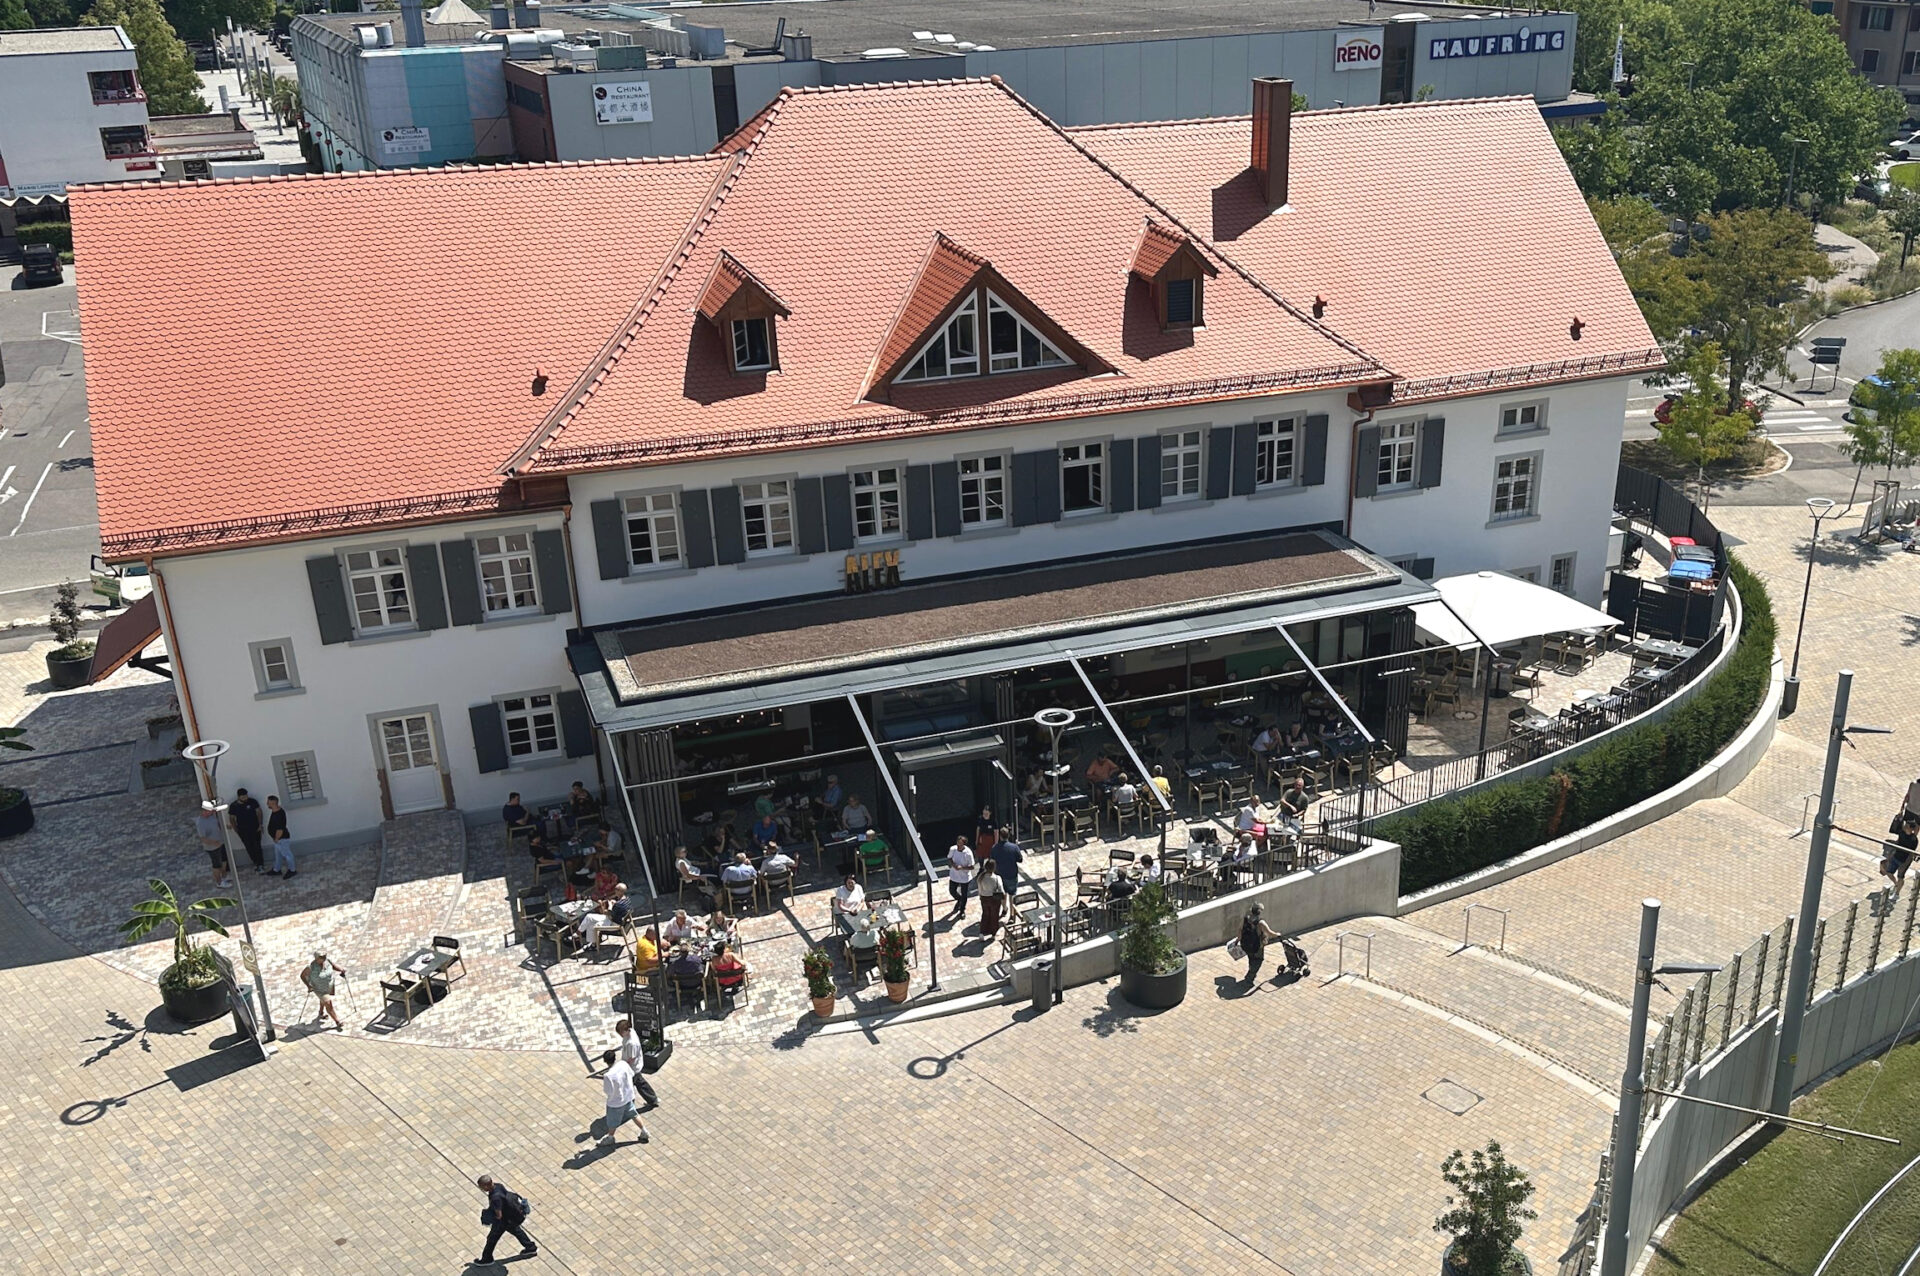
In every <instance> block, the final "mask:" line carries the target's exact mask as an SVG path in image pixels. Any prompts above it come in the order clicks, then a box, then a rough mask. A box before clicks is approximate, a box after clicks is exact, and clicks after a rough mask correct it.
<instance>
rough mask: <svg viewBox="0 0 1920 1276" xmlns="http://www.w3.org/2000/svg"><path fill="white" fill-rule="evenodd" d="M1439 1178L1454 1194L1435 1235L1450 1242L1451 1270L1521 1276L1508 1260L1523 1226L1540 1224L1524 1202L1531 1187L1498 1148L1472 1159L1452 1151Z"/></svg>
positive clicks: (1472, 1274) (1475, 1274) (1489, 1275)
mask: <svg viewBox="0 0 1920 1276" xmlns="http://www.w3.org/2000/svg"><path fill="white" fill-rule="evenodd" d="M1440 1176H1441V1177H1442V1178H1444V1179H1446V1181H1447V1186H1448V1187H1451V1188H1452V1189H1453V1191H1452V1192H1451V1193H1449V1194H1448V1196H1447V1205H1448V1209H1447V1212H1446V1213H1444V1214H1442V1215H1441V1216H1440V1217H1439V1218H1438V1219H1437V1220H1435V1222H1434V1224H1433V1230H1434V1231H1436V1232H1439V1233H1441V1234H1443V1235H1446V1236H1451V1237H1453V1264H1454V1267H1455V1270H1457V1271H1460V1272H1462V1273H1464V1276H1507V1273H1509V1272H1512V1271H1518V1270H1521V1269H1520V1268H1519V1267H1518V1265H1517V1264H1514V1262H1513V1259H1512V1254H1513V1247H1514V1246H1515V1245H1517V1244H1519V1242H1520V1233H1521V1232H1522V1231H1524V1230H1525V1229H1526V1225H1527V1224H1528V1223H1530V1222H1532V1221H1533V1220H1534V1219H1536V1218H1538V1217H1539V1215H1538V1214H1536V1213H1535V1212H1534V1211H1533V1210H1532V1209H1531V1208H1529V1207H1528V1205H1527V1201H1528V1200H1530V1199H1531V1198H1532V1196H1533V1183H1532V1182H1531V1181H1530V1180H1529V1179H1528V1178H1527V1176H1526V1173H1525V1172H1524V1171H1523V1170H1521V1169H1519V1168H1518V1167H1516V1166H1514V1165H1513V1164H1511V1163H1510V1162H1509V1161H1508V1160H1507V1157H1506V1153H1504V1152H1502V1151H1501V1150H1500V1144H1499V1143H1498V1142H1493V1143H1489V1144H1487V1149H1486V1151H1484V1152H1482V1151H1481V1150H1479V1149H1478V1148H1475V1149H1474V1151H1473V1156H1472V1158H1471V1159H1469V1158H1468V1156H1467V1155H1466V1154H1465V1153H1463V1152H1461V1151H1460V1150H1459V1149H1458V1148H1455V1149H1454V1151H1453V1152H1452V1154H1450V1155H1449V1156H1448V1157H1447V1159H1446V1160H1445V1161H1443V1162H1441V1165H1440Z"/></svg>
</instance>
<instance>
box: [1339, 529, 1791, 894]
mask: <svg viewBox="0 0 1920 1276" xmlns="http://www.w3.org/2000/svg"><path fill="white" fill-rule="evenodd" d="M1728 570H1729V572H1730V573H1731V575H1732V577H1733V584H1734V588H1736V589H1738V590H1739V591H1740V602H1741V606H1742V608H1743V609H1744V611H1745V624H1744V626H1743V627H1742V629H1741V631H1740V638H1739V641H1738V643H1737V644H1736V645H1735V647H1734V651H1733V655H1732V656H1731V657H1729V658H1728V660H1727V662H1726V664H1724V665H1723V666H1721V668H1720V671H1719V673H1717V674H1716V675H1714V677H1713V680H1712V681H1711V682H1709V683H1708V684H1707V685H1706V686H1705V687H1702V688H1701V689H1700V692H1699V694H1697V695H1696V696H1694V698H1693V699H1692V700H1689V701H1688V702H1687V703H1686V704H1684V705H1682V706H1680V708H1678V709H1676V710H1675V711H1674V712H1673V714H1672V716H1670V717H1669V718H1667V719H1666V720H1665V721H1664V722H1656V723H1650V724H1648V725H1646V726H1642V727H1636V728H1634V729H1633V730H1631V731H1626V732H1623V733H1621V734H1620V735H1619V736H1617V737H1616V738H1614V739H1612V740H1610V741H1608V742H1607V743H1605V744H1602V745H1600V746H1598V747H1597V748H1594V749H1592V750H1590V751H1589V752H1586V753H1583V754H1581V755H1580V756H1578V757H1576V758H1572V759H1570V760H1569V761H1567V762H1566V763H1564V764H1562V765H1560V766H1557V767H1555V768H1554V769H1553V770H1552V771H1551V772H1550V773H1548V774H1547V775H1544V776H1539V777H1536V778H1533V779H1526V780H1512V781H1507V782H1496V783H1494V784H1489V785H1486V786H1485V787H1483V788H1480V789H1476V790H1474V791H1472V792H1470V793H1464V794H1461V795H1460V796H1458V797H1451V798H1442V799H1440V800H1439V801H1437V802H1429V803H1427V804H1425V805H1423V806H1417V807H1414V808H1413V809H1412V810H1410V811H1407V812H1406V813H1404V814H1401V815H1395V816H1392V817H1391V818H1388V819H1384V820H1381V821H1380V822H1379V823H1378V824H1377V825H1376V826H1375V829H1374V832H1375V834H1376V835H1377V836H1379V837H1382V838H1385V839H1387V840H1388V841H1392V842H1398V843H1400V845H1401V847H1402V848H1403V849H1402V852H1401V860H1400V891H1401V893H1402V894H1411V893H1413V892H1414V891H1419V890H1425V889H1426V888H1427V887H1429V886H1434V885H1437V884H1439V883H1441V882H1446V881H1451V880H1453V879H1454V878H1456V877H1460V876H1462V875H1464V874H1467V873H1471V872H1474V871H1476V870H1478V869H1482V868H1485V867H1487V866H1488V865H1489V864H1497V863H1499V862H1500V861H1501V860H1505V859H1511V858H1512V857H1513V856H1515V855H1518V854H1520V853H1521V852H1523V851H1528V850H1532V849H1533V848H1534V847H1536V846H1540V845H1542V844H1544V843H1546V842H1551V841H1552V840H1553V839H1554V838H1556V837H1560V836H1562V835H1564V834H1567V833H1570V832H1572V831H1573V830H1575V829H1579V828H1585V827H1586V826H1587V825H1589V824H1593V823H1595V822H1597V821H1599V820H1602V819H1605V818H1606V817H1607V816H1609V815H1612V814H1614V813H1615V812H1616V811H1623V810H1625V809H1626V808H1627V807H1630V806H1632V805H1633V804H1634V803H1636V802H1640V801H1643V800H1645V799H1647V798H1650V797H1652V796H1653V795H1654V794H1656V793H1658V792H1660V791H1661V790H1662V789H1667V788H1671V787H1672V786H1673V785H1675V784H1678V783H1679V782H1680V781H1681V780H1683V779H1685V778H1686V777H1687V776H1689V775H1691V774H1693V773H1694V772H1695V771H1697V770H1699V769H1700V768H1701V767H1703V766H1705V765H1706V764H1707V763H1708V762H1709V761H1711V760H1712V759H1713V757H1714V755H1715V754H1717V753H1719V752H1720V750H1722V749H1724V748H1726V747H1727V745H1728V744H1729V743H1731V742H1732V741H1733V738H1734V737H1735V736H1737V735H1739V734H1740V731H1741V730H1742V729H1743V728H1744V727H1745V726H1746V725H1747V723H1749V722H1751V721H1752V720H1753V715H1754V713H1755V712H1756V711H1757V710H1758V709H1759V707H1760V703H1761V701H1762V700H1764V699H1765V698H1766V694H1767V684H1768V682H1769V681H1770V679H1771V678H1772V675H1773V642H1774V637H1775V629H1774V619H1773V604H1772V602H1771V601H1770V600H1769V599H1768V597H1767V590H1766V586H1765V585H1763V584H1761V583H1760V580H1759V578H1758V577H1756V576H1754V575H1753V573H1752V572H1749V571H1748V570H1747V569H1746V568H1745V567H1743V566H1741V564H1740V563H1738V562H1737V561H1733V560H1731V559H1729V565H1728Z"/></svg>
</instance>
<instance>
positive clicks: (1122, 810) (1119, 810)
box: [1107, 798, 1147, 837]
mask: <svg viewBox="0 0 1920 1276" xmlns="http://www.w3.org/2000/svg"><path fill="white" fill-rule="evenodd" d="M1107 813H1108V814H1109V815H1111V816H1112V817H1113V831H1114V832H1115V833H1117V834H1119V835H1120V836H1121V837H1125V836H1126V835H1127V821H1128V820H1132V821H1133V823H1134V825H1135V827H1137V828H1138V829H1139V830H1140V831H1141V832H1142V833H1144V832H1146V831H1147V803H1146V801H1145V800H1144V799H1142V798H1135V799H1134V800H1133V801H1131V802H1128V803H1126V804H1124V805H1122V804H1121V803H1119V802H1109V803H1108V804H1107Z"/></svg>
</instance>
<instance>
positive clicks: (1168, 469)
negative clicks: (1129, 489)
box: [1160, 429, 1207, 504]
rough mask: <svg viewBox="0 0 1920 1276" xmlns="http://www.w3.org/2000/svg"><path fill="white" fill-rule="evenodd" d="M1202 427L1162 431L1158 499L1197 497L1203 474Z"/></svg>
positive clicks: (1203, 446)
mask: <svg viewBox="0 0 1920 1276" xmlns="http://www.w3.org/2000/svg"><path fill="white" fill-rule="evenodd" d="M1206 439H1207V432H1206V431H1205V430H1203V429H1193V430H1163V431H1162V432H1161V434H1160V500H1161V502H1162V503H1163V504H1164V503H1165V502H1168V501H1191V500H1198V499H1199V497H1200V493H1201V491H1202V488H1201V484H1202V483H1203V482H1204V481H1205V474H1206V468H1205V466H1206Z"/></svg>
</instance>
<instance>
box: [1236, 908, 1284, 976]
mask: <svg viewBox="0 0 1920 1276" xmlns="http://www.w3.org/2000/svg"><path fill="white" fill-rule="evenodd" d="M1266 911H1267V910H1266V909H1265V908H1262V907H1261V906H1260V905H1259V904H1255V905H1254V906H1253V907H1251V908H1249V909H1248V910H1247V915H1246V916H1245V917H1244V918H1242V919H1241V921H1240V951H1241V953H1242V954H1243V955H1244V956H1245V957H1246V959H1247V978H1246V984H1247V986H1248V987H1249V988H1251V987H1252V986H1253V981H1254V980H1255V979H1257V978H1259V977H1260V963H1261V962H1262V961H1264V960H1265V959H1266V956H1267V941H1268V940H1269V939H1278V938H1280V936H1279V935H1278V934H1277V933H1276V932H1275V931H1274V930H1273V929H1272V928H1271V927H1270V926H1268V925H1267V923H1266V921H1265V920H1264V916H1265V913H1266Z"/></svg>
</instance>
